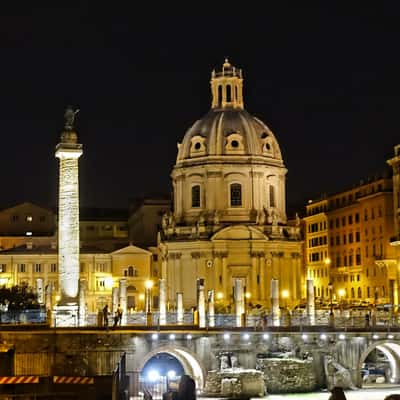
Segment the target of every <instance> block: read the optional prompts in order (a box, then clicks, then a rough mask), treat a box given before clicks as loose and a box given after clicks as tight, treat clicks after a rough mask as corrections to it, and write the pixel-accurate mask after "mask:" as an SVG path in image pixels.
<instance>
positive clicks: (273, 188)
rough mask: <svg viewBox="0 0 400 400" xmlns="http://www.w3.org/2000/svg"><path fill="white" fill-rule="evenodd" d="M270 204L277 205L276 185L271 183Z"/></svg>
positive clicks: (271, 205)
mask: <svg viewBox="0 0 400 400" xmlns="http://www.w3.org/2000/svg"><path fill="white" fill-rule="evenodd" d="M269 206H270V207H276V199H275V186H272V185H269Z"/></svg>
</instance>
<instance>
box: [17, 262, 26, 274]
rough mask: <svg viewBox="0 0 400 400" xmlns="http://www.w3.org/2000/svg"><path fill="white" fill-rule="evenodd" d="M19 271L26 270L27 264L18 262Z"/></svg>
mask: <svg viewBox="0 0 400 400" xmlns="http://www.w3.org/2000/svg"><path fill="white" fill-rule="evenodd" d="M18 272H22V273H24V272H26V265H25V264H18Z"/></svg>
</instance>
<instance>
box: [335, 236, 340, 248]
mask: <svg viewBox="0 0 400 400" xmlns="http://www.w3.org/2000/svg"><path fill="white" fill-rule="evenodd" d="M339 245H340V237H339V236H336V246H339Z"/></svg>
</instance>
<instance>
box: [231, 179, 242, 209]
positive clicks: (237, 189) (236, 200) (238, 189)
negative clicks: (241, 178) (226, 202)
mask: <svg viewBox="0 0 400 400" xmlns="http://www.w3.org/2000/svg"><path fill="white" fill-rule="evenodd" d="M241 205H242V185H241V184H239V183H232V185H231V206H232V207H238V206H241Z"/></svg>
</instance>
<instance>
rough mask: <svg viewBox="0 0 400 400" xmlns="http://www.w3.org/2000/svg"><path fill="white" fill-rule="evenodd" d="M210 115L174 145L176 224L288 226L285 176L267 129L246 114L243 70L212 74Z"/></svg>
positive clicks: (224, 69)
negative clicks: (267, 224) (275, 224)
mask: <svg viewBox="0 0 400 400" xmlns="http://www.w3.org/2000/svg"><path fill="white" fill-rule="evenodd" d="M210 84H211V93H212V102H211V109H210V111H209V112H208V113H207V114H206V115H205V116H204V117H203V118H201V119H200V120H198V121H196V122H195V123H194V124H193V126H192V127H191V128H189V129H188V131H187V132H186V134H185V136H184V138H183V140H182V143H178V154H177V159H176V163H175V166H174V168H173V170H172V172H171V178H172V184H173V189H174V195H173V196H174V197H173V198H174V217H175V220H176V221H177V222H178V223H179V224H183V225H185V224H186V225H193V224H195V223H198V224H199V225H202V224H203V223H206V224H214V225H215V226H218V225H219V224H220V223H222V224H235V223H245V224H246V223H256V221H258V223H261V224H263V223H264V221H272V220H274V221H275V222H276V223H285V222H286V210H285V175H286V172H287V170H286V168H285V165H284V162H283V160H282V155H281V151H280V148H279V144H278V142H277V140H276V138H275V136H274V134H273V133H272V132H271V130H270V129H269V128H268V127H267V126H266V125H265V124H264V123H263V122H262V121H260V120H259V119H258V118H256V117H254V116H252V115H251V114H249V113H248V112H247V111H246V110H245V109H244V102H243V76H242V70H241V69H238V68H236V67H234V66H232V65H231V64H230V63H229V61H228V60H225V63H224V64H223V66H222V70H221V71H218V72H216V71H213V72H212V74H211V81H210Z"/></svg>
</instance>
